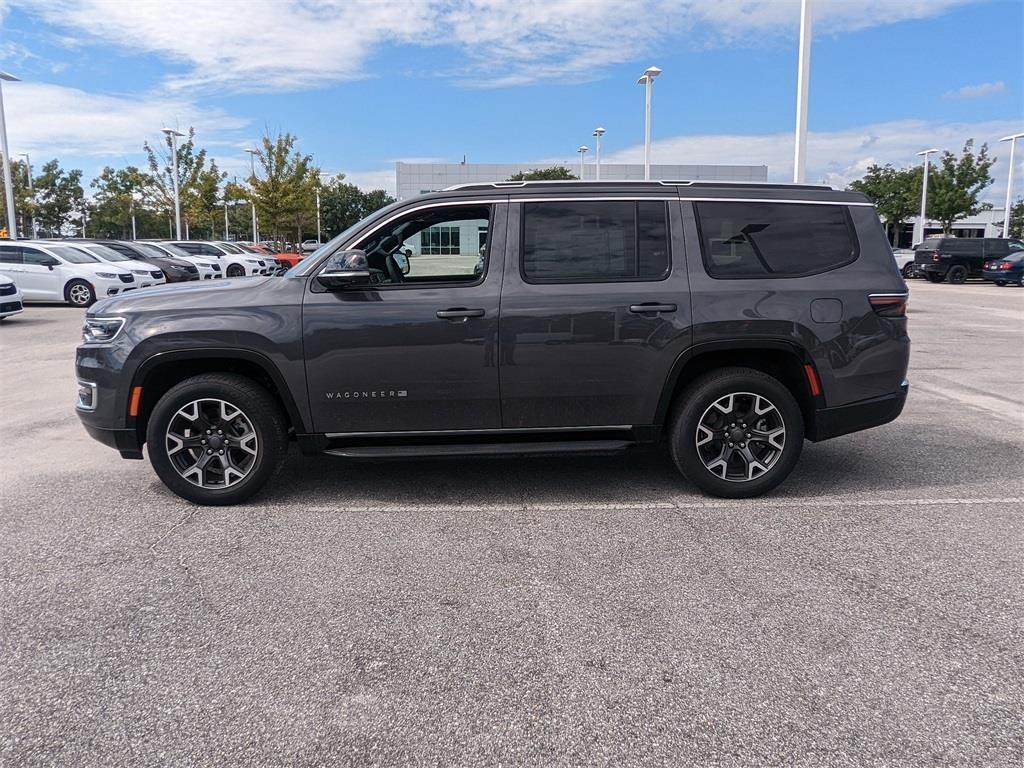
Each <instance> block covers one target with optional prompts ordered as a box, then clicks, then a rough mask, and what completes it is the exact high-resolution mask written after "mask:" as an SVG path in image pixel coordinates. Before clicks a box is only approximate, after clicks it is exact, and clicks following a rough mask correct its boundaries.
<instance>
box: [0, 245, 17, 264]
mask: <svg viewBox="0 0 1024 768" xmlns="http://www.w3.org/2000/svg"><path fill="white" fill-rule="evenodd" d="M21 263H22V261H21V248H19V247H18V246H16V245H0V264H21Z"/></svg>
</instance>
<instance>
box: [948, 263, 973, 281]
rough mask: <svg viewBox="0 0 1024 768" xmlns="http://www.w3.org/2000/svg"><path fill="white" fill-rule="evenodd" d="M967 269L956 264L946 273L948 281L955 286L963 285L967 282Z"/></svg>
mask: <svg viewBox="0 0 1024 768" xmlns="http://www.w3.org/2000/svg"><path fill="white" fill-rule="evenodd" d="M967 277H968V273H967V267H965V266H963V265H962V264H954V265H953V266H952V267H950V268H949V272H947V273H946V279H947V280H949V282H950V283H952V284H953V285H963V284H964V283H966V282H967Z"/></svg>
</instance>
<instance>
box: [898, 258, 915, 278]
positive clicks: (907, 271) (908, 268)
mask: <svg viewBox="0 0 1024 768" xmlns="http://www.w3.org/2000/svg"><path fill="white" fill-rule="evenodd" d="M900 271H901V272H902V273H903V279H904V280H909V279H910V278H912V277H913V276H914V262H912V261H909V262H907V263H906V264H904V265H903V269H902V270H900Z"/></svg>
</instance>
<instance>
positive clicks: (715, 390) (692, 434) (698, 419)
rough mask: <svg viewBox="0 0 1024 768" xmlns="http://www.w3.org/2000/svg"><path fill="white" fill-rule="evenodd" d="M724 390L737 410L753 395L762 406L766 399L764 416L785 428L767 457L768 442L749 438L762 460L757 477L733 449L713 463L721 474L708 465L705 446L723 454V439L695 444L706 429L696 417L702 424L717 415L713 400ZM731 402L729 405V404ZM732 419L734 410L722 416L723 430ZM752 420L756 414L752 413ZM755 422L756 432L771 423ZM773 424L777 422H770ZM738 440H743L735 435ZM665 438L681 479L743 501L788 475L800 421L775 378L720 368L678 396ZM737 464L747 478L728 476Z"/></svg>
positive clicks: (798, 444)
mask: <svg viewBox="0 0 1024 768" xmlns="http://www.w3.org/2000/svg"><path fill="white" fill-rule="evenodd" d="M730 394H735V395H736V399H735V403H734V404H735V407H736V410H737V412H738V413H740V414H742V412H743V411H744V410H746V405H745V404H744V403H745V402H748V403H753V402H756V401H754V400H753V397H754V396H757V397H759V398H762V400H761V401H760V402H761V403H762V404H763V403H765V401H767V405H770V406H773V410H774V413H773V412H771V411H769V412H768V414H767V415H768V416H769V417H770V418H772V419H775V418H776V417H778V419H779V420H780V421H779V422H778V423H780V424H781V426H782V427H783V428H784V430H785V431H784V433H783V434H782V436H781V438H778V437H776V438H775V439H781V441H782V443H781V450H778V452H777V453H776V454H774V458H773V459H769V458H766V457H767V456H768V453H769V452H774V451H776V450H777V449H776V448H775V446H774V444H773V445H769V444H768V443H767V442H766V441H764V440H757V438H755V440H756V441H757V443H758V447H757V449H756V451H758V452H760V453H759V455H760V457H761V460H762V461H765V462H768V463H767V468H765V469H764V471H763V472H760V473H759V474H758V475H757V476H752V474H753V472H754V470H751V469H750V462H748V461H747V460H746V459H744V458H742V457H739V456H736V455H735V454H739V453H740V452H739V450H738V449H735V448H733V449H729V450H730V451H734V452H735V453H734V454H729V455H731V456H733V458H730V459H728V460H727V461H725V462H723V461H722V460H721V457H719V459H718V462H719V463H724V464H725V467H724V468H723V469H722V474H721V475H719V474H718V473H717V472H715V471H713V470H712V469H710V468H709V466H708V464H707V463H706V458H705V457H704V456H703V452H706V451H708V449H710V450H711V452H713V451H714V450H716V449H717V444H716V442H717V443H719V444H721V445H722V448H721V451H722V453H721V456H725V455H726V441H727V438H722V439H721V440H719V441H716V442H708V441H705V443H706V445H707V446H708V447H707V448H701V447H699V446H698V440H700V439H701V436H702V435H703V434H708V433H709V431H708V430H707V429H706V428H703V427H702V419H705V422H704V423H707V422H706V419H708V418H722V417H723V414H720V413H718V412H717V411H716V408H717V407H718V406H717V405H716V404H721V403H722V401H723V400H726V399H727V398H728V396H729V395H730ZM731 405H732V403H730V406H731ZM735 417H736V414H735V413H734V414H732V415H730V416H724V418H725V419H727V421H726V422H725V423H723V428H724V429H725V430H726V431H728V430H729V424H730V423H736V422H731V421H728V420H729V419H732V418H735ZM757 418H761V417H759V416H758V417H757ZM762 421H763V419H762ZM737 422H739V418H737ZM739 423H742V422H739ZM739 423H736V426H739ZM757 423H758V424H761V432H762V433H764V432H767V431H768V430H769V429H771V427H769V426H767V425H764V424H762V423H761V421H759V422H757ZM777 426H778V424H776V427H777ZM698 427H702V431H699V430H698ZM744 427H745V428H747V429H751V432H755V431H757V430H756V429H752V427H754V424H753V423H752V424H750V425H749V426H747V425H746V424H744ZM716 434H717V433H716ZM748 434H749V433H748ZM738 439H743V438H742V436H740V437H739V438H738ZM748 439H749V438H748ZM669 440H670V444H671V451H672V459H673V460H674V461H675V463H676V467H678V468H679V471H680V472H681V473H682V474H683V476H684V477H686V479H687V480H689V481H690V482H691V483H693V484H694V485H696V486H697V487H698V488H700V489H701V490H703V491H704V492H705V493H708V494H711V495H712V496H720V497H723V498H730V499H743V498H750V497H752V496H760V495H761V494H763V493H767V492H768V491H770V490H772V489H773V488H775V487H776V486H777V485H778V484H779V483H781V482H782V481H783V480H785V479H786V477H787V476H788V475H789V473H790V472H792V471H793V467H795V466H796V463H797V460H798V459H799V458H800V452H801V451H802V450H803V442H804V421H803V415H802V414H801V412H800V406H799V405H798V404H797V402H796V399H795V398H794V397H793V395H792V393H791V392H790V391H789V390H788V389H787V388H786V387H785V385H783V384H782V383H781V382H780V381H779V380H778V379H775V378H773V377H771V376H769V375H768V374H766V373H762V372H761V371H757V370H754V369H752V368H720V369H718V370H715V371H711V372H709V373H707V374H705V375H703V376H701V377H700V378H698V379H697V380H696V381H694V382H693V383H692V384H690V386H688V387H687V388H686V390H685V391H684V392H683V393H682V394H681V395H680V396H679V398H678V399H677V401H676V405H675V408H674V412H673V415H672V419H671V434H670V438H669ZM754 442H755V441H753V440H752V441H751V443H750V448H749V450H747V451H746V455H747V456H750V455H752V454H753V453H754V451H755V448H754ZM743 447H744V449H746V448H747V446H746V445H745V444H743ZM736 458H739V462H735V461H734V459H736ZM711 463H712V464H714V463H715V462H714V461H712V462H711ZM739 463H742V464H744V465H745V466H744V467H741V468H740V469H741V471H744V472H746V474H747V475H748V477H751V479H746V480H743V479H736V478H735V477H733V478H732V479H730V478H729V475H731V473H732V468H733V466H734V465H737V466H738V464H739ZM758 466H761V465H760V463H758Z"/></svg>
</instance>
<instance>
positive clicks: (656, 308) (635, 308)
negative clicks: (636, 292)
mask: <svg viewBox="0 0 1024 768" xmlns="http://www.w3.org/2000/svg"><path fill="white" fill-rule="evenodd" d="M629 311H630V312H635V313H636V314H638V315H645V314H647V313H651V314H657V313H659V312H675V311H676V305H675V304H655V303H653V302H651V303H648V304H630V305H629Z"/></svg>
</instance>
